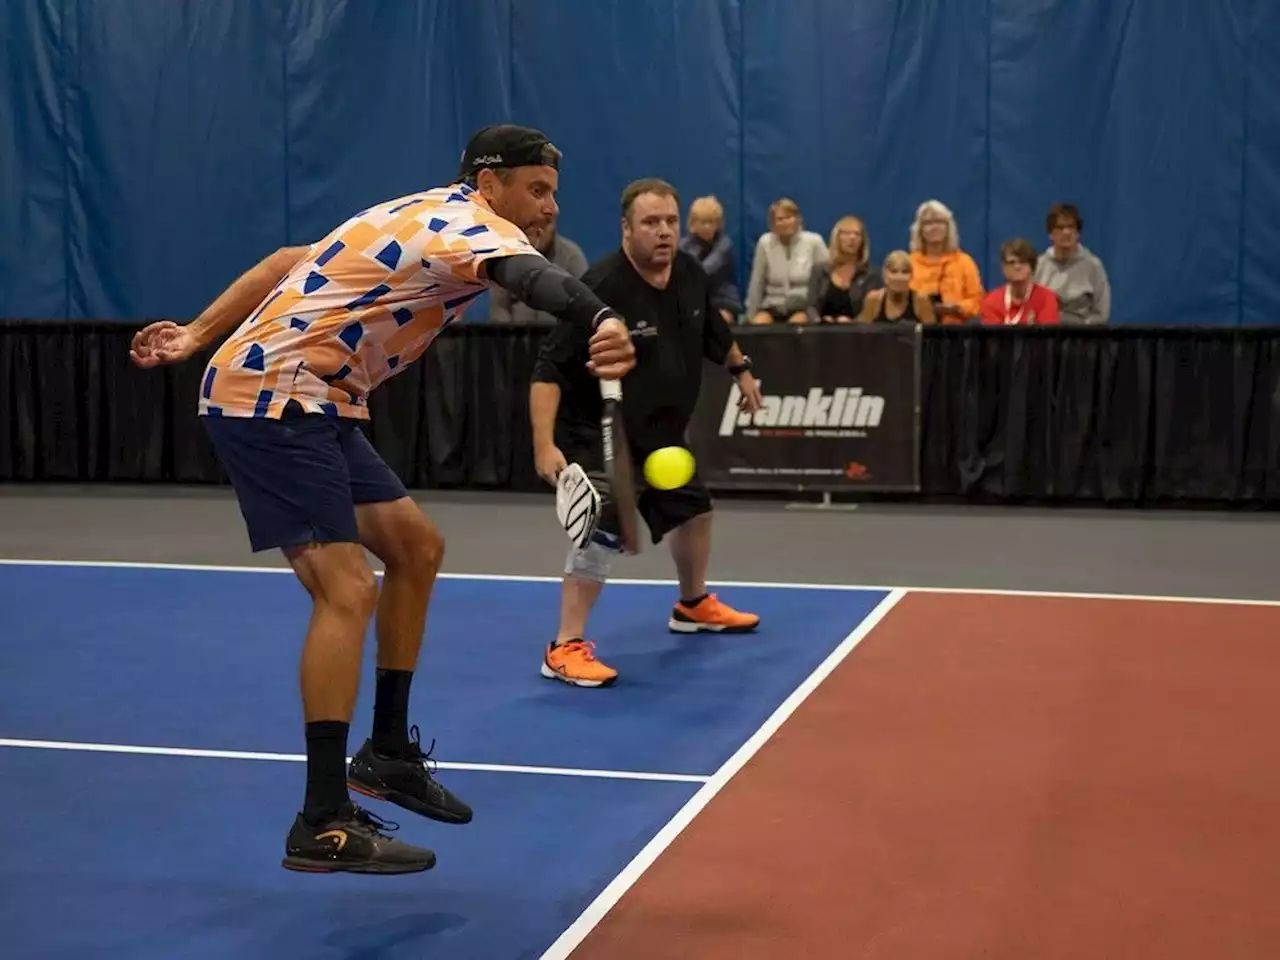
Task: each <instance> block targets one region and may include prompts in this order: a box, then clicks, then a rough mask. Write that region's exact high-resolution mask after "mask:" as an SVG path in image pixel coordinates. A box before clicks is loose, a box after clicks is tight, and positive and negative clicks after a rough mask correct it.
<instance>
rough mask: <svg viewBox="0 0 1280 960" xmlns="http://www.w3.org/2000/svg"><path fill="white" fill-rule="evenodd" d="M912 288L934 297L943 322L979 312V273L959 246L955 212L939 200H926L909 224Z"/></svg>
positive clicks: (965, 317)
mask: <svg viewBox="0 0 1280 960" xmlns="http://www.w3.org/2000/svg"><path fill="white" fill-rule="evenodd" d="M911 289H912V290H915V291H916V292H917V293H923V294H925V295H926V296H929V297H931V298H932V299H933V304H934V311H935V312H936V313H937V314H938V317H939V319H940V320H941V321H942V322H943V323H964V322H966V321H967V320H971V319H973V318H974V317H977V316H979V314H980V313H981V311H982V297H983V294H984V293H985V292H986V291H984V290H983V289H982V275H981V274H980V273H979V272H978V265H977V263H975V262H974V260H973V257H971V256H969V254H967V253H965V252H964V251H963V250H962V249H960V229H959V227H957V226H956V218H955V215H954V214H953V213H952V212H951V211H950V210H949V209H948V208H947V206H946V204H944V203H942V202H941V201H939V200H926V201H925V202H924V203H922V204H920V207H919V209H917V210H916V218H915V221H914V222H913V223H912V224H911Z"/></svg>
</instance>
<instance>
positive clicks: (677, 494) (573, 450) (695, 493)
mask: <svg viewBox="0 0 1280 960" xmlns="http://www.w3.org/2000/svg"><path fill="white" fill-rule="evenodd" d="M682 444H683V441H676V442H675V443H674V444H673V445H682ZM654 449H656V448H654ZM560 452H561V453H563V454H564V458H565V459H566V460H568V461H569V462H570V463H576V464H578V465H579V466H580V467H582V469H583V470H584V471H586V474H587V476H588V477H589V478H590V479H591V483H592V484H593V485H594V486H595V488H596V491H597V492H598V493H599V494H600V523H599V527H598V532H599V533H603V534H606V535H607V539H608V540H609V541H611V542H616V541H617V538H618V536H619V533H620V531H619V529H618V513H617V509H616V506H615V504H614V500H613V497H612V495H611V494H612V488H611V485H610V483H609V480H608V478H607V477H606V476H605V474H604V453H603V450H602V449H601V447H600V446H599V445H598V444H596V445H577V446H571V447H568V448H563V447H562V448H561V451H560ZM652 452H653V451H652V450H651V449H644V450H639V449H636V448H635V447H634V446H633V447H632V448H631V462H632V465H633V466H634V467H635V472H636V481H635V482H636V510H637V511H638V512H639V514H640V516H641V517H643V518H644V522H645V525H646V526H647V527H648V528H649V535H650V536H651V537H652V538H653V542H654V543H661V542H662V538H663V537H665V536H666V535H667V534H668V533H670V532H671V531H672V530H674V529H675V528H676V527H678V526H680V525H681V524H683V523H685V522H686V521H688V520H692V519H693V518H694V517H698V516H701V515H702V514H704V513H710V512H711V509H712V504H711V492H710V491H709V490H708V489H707V488H706V486H705V485H704V484H703V482H702V478H700V477H699V476H698V472H697V470H696V469H695V470H694V473H693V476H692V477H691V478H690V479H689V482H688V483H686V484H685V485H684V486H683V487H677V488H676V489H674V490H657V489H654V488H653V487H650V486H648V485H647V484H646V483H645V482H644V458H645V457H646V456H647V455H648V454H650V453H652Z"/></svg>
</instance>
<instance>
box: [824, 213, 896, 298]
mask: <svg viewBox="0 0 1280 960" xmlns="http://www.w3.org/2000/svg"><path fill="white" fill-rule="evenodd" d="M883 286H884V282H883V281H882V280H881V278H880V271H879V270H876V269H873V268H872V267H871V242H870V240H869V239H868V238H867V228H866V226H865V225H864V224H863V222H862V221H861V220H859V219H858V218H857V217H841V218H840V219H839V220H838V221H836V225H835V226H834V227H832V228H831V242H830V244H829V245H828V247H827V262H826V263H816V264H814V266H813V270H812V271H811V272H810V274H809V309H808V317H809V321H810V322H811V323H853V321H854V318H856V317H857V316H858V314H859V313H861V312H862V302H863V301H864V300H865V299H866V297H867V293H868V291H871V290H877V289H879V288H880V287H883Z"/></svg>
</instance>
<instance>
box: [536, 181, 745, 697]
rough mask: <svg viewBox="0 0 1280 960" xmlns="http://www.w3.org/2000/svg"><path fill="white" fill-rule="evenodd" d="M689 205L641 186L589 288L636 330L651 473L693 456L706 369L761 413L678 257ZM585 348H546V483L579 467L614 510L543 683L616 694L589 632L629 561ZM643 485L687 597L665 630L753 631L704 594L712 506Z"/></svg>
mask: <svg viewBox="0 0 1280 960" xmlns="http://www.w3.org/2000/svg"><path fill="white" fill-rule="evenodd" d="M679 236H680V198H679V196H678V195H677V193H676V191H675V189H674V188H673V187H672V186H671V185H670V184H668V183H665V182H664V181H662V180H638V181H636V182H635V183H632V184H631V185H629V186H628V187H627V189H626V190H625V191H623V194H622V246H621V248H620V249H619V250H617V251H616V252H614V253H612V254H610V255H609V256H607V257H605V258H604V259H603V260H601V261H599V262H598V263H596V264H595V265H593V266H592V267H591V269H590V270H588V271H587V273H586V274H585V275H584V276H583V278H582V280H583V283H585V284H586V285H587V286H588V287H590V288H591V289H593V290H594V291H596V293H597V294H598V295H599V296H601V297H603V298H604V299H605V300H606V301H607V302H608V303H610V304H613V305H614V306H615V307H616V308H617V310H618V312H619V313H621V314H622V315H623V316H624V317H625V318H626V322H627V326H628V328H629V329H630V331H631V339H632V342H633V343H634V344H635V350H636V364H635V367H634V368H633V369H632V371H631V372H630V373H628V374H627V375H626V377H625V378H624V379H623V381H622V389H623V396H624V402H623V410H624V418H625V427H626V431H627V436H628V440H629V441H630V446H631V457H632V461H633V463H635V464H636V465H639V464H642V463H643V462H644V459H645V457H646V456H648V454H649V453H651V452H653V451H654V450H657V449H659V448H661V447H668V446H684V445H685V430H686V428H687V426H688V424H689V419H690V417H691V416H692V415H693V410H694V406H695V405H696V404H697V402H698V391H699V389H700V388H701V384H702V366H703V361H704V358H705V359H708V360H710V361H711V362H713V363H716V364H723V365H725V366H726V367H727V368H728V371H729V373H730V374H731V375H732V376H734V377H736V378H737V381H738V386H739V389H740V390H741V393H742V398H743V399H742V404H743V408H744V409H746V410H752V411H754V410H758V409H760V407H761V405H762V400H761V395H760V386H759V384H758V383H757V382H756V380H755V377H754V376H752V374H751V362H750V360H749V359H748V358H747V357H745V356H744V355H743V354H742V351H740V350H739V349H738V347H737V344H735V343H734V342H733V334H732V332H731V331H730V329H729V326H728V324H726V323H725V321H724V318H723V317H722V316H721V315H720V312H719V311H718V310H717V309H716V308H715V307H714V306H713V305H712V291H711V287H710V282H709V281H708V279H707V275H706V271H704V270H703V269H702V266H701V265H700V264H699V263H698V261H697V260H696V259H695V258H694V257H692V256H690V255H689V254H687V253H683V252H680V251H679V250H678V249H677V241H678V240H679ZM586 350H587V342H586V340H585V339H584V338H583V337H581V336H578V335H577V334H574V333H571V332H568V331H563V330H555V331H553V332H552V333H551V334H550V335H549V336H548V338H547V340H546V341H545V342H544V344H543V348H542V351H541V353H540V355H539V358H538V364H537V367H536V369H535V371H534V375H533V384H532V386H531V388H530V414H531V417H532V420H533V444H534V457H535V460H536V462H537V467H538V473H539V474H540V475H541V476H542V477H543V478H544V479H545V480H546V481H547V482H548V483H551V484H553V485H554V484H555V483H556V480H557V478H558V477H559V475H560V472H561V471H562V470H564V469H565V467H566V466H567V465H568V464H569V463H577V464H579V465H580V466H581V467H582V469H583V470H584V471H586V473H587V475H588V476H589V477H590V478H591V480H592V482H593V483H594V484H595V486H596V488H597V489H598V490H599V491H600V495H601V498H602V499H603V500H604V501H605V505H604V509H603V510H602V512H601V519H600V524H599V529H598V530H597V533H596V536H595V538H594V539H593V540H592V542H591V543H589V544H588V545H587V546H586V547H582V548H580V547H577V546H575V547H573V548H572V549H571V550H570V552H569V558H568V561H567V562H566V564H565V577H564V581H563V585H562V594H561V612H560V629H559V631H558V633H557V636H556V639H555V641H553V642H552V643H550V644H549V645H548V646H547V648H546V650H545V651H544V655H543V663H542V674H543V676H546V677H550V678H555V679H559V680H563V681H565V682H566V683H571V684H574V685H577V686H588V687H599V686H607V685H609V684H611V683H613V681H614V680H616V679H617V676H618V674H617V671H615V670H614V669H613V668H611V667H608V666H606V665H605V664H603V663H601V662H600V661H599V660H597V659H596V658H595V656H594V653H593V645H592V644H591V643H589V642H588V641H587V640H586V637H585V634H586V623H587V617H588V616H589V614H590V612H591V608H592V607H593V606H594V605H595V602H596V600H597V599H598V598H599V596H600V591H601V589H602V588H603V587H604V582H605V580H606V579H607V577H608V574H609V568H610V565H611V561H612V558H613V557H614V556H616V555H617V553H618V552H619V551H620V547H619V539H618V530H617V518H616V515H615V514H614V513H613V511H612V510H610V509H609V504H608V500H609V491H608V482H607V480H606V479H605V477H604V476H603V475H602V469H603V462H602V461H603V455H602V448H601V439H600V414H601V406H602V401H601V398H600V387H599V383H598V381H597V380H596V378H595V377H593V376H592V374H591V372H590V371H589V370H588V368H587V365H586V364H587V360H588V357H587V352H586ZM637 483H638V484H640V494H639V498H638V500H639V502H638V507H639V510H640V513H641V515H642V516H643V517H644V520H645V522H646V524H647V525H648V527H649V531H650V534H651V536H652V538H653V542H654V543H659V542H660V541H661V540H662V539H663V538H664V537H666V536H667V535H668V534H670V548H671V556H672V559H673V560H674V561H675V565H676V571H677V574H678V576H679V579H680V597H679V601H678V602H677V603H676V604H675V605H674V607H673V609H672V611H671V617H670V619H669V620H668V626H669V628H670V629H671V630H673V631H677V632H683V633H696V632H698V631H703V630H707V631H715V632H723V631H732V632H741V631H748V630H754V629H755V627H756V626H757V625H758V623H759V618H758V617H756V616H755V615H754V614H749V613H741V612H739V611H737V610H734V609H733V608H732V607H730V606H728V605H727V604H725V603H722V602H721V601H720V600H719V599H717V598H716V597H715V596H714V595H708V593H707V584H706V576H707V565H708V562H709V560H710V555H711V510H712V505H711V496H710V493H709V492H708V491H707V488H706V487H705V486H704V485H703V483H702V481H701V480H700V479H699V478H698V477H697V476H696V474H695V476H694V477H693V479H692V480H690V481H689V483H687V484H685V485H684V486H683V487H679V488H677V489H675V490H657V489H653V488H646V487H644V485H643V482H642V481H641V480H640V479H639V478H637Z"/></svg>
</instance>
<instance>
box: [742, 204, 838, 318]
mask: <svg viewBox="0 0 1280 960" xmlns="http://www.w3.org/2000/svg"><path fill="white" fill-rule="evenodd" d="M826 261H827V245H826V243H824V242H823V239H822V237H820V236H819V235H818V234H816V233H814V232H813V231H812V230H806V229H804V219H803V217H801V216H800V207H799V206H797V205H796V202H795V201H794V200H789V199H787V198H786V197H783V198H782V199H780V200H775V201H774V202H773V203H771V204H770V205H769V232H768V233H765V234H762V235H761V237H760V239H759V240H758V241H756V252H755V256H754V257H753V258H752V261H751V280H750V281H749V282H748V284H747V322H748V323H756V324H765V323H781V322H789V323H804V322H805V320H806V319H807V316H806V314H805V309H806V308H807V307H808V303H809V274H810V273H811V272H812V271H813V267H814V264H817V263H826Z"/></svg>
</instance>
